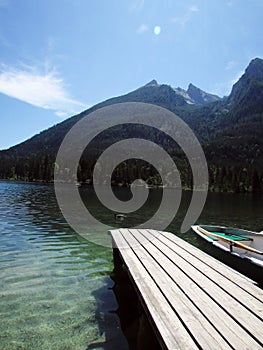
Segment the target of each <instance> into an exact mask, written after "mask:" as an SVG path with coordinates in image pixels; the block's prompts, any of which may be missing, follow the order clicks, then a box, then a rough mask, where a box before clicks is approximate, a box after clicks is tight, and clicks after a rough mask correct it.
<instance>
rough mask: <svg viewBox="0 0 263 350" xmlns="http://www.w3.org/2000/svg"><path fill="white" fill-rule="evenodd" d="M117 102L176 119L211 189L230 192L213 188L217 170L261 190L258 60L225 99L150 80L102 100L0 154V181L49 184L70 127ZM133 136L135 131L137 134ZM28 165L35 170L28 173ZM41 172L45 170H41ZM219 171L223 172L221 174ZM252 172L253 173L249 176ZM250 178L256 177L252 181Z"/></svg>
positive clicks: (262, 107)
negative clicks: (197, 149) (200, 156)
mask: <svg viewBox="0 0 263 350" xmlns="http://www.w3.org/2000/svg"><path fill="white" fill-rule="evenodd" d="M123 102H144V103H152V104H156V105H159V106H161V107H164V108H167V109H169V110H171V111H172V112H174V113H176V114H177V115H178V116H179V117H180V118H182V119H183V120H184V121H185V122H186V123H187V124H188V125H189V126H190V127H191V128H192V130H193V131H194V133H195V134H196V136H197V137H198V138H199V140H200V142H201V144H202V146H203V149H204V151H205V154H206V157H207V160H208V164H209V169H210V173H211V174H210V176H211V177H212V178H213V177H214V180H213V181H212V183H213V185H212V187H211V189H212V190H213V189H214V190H219V189H220V186H221V189H222V188H223V190H225V189H226V190H231V191H232V190H233V188H234V185H233V184H232V183H231V184H228V185H227V188H225V184H221V185H220V186H219V185H218V183H219V182H218V179H217V180H216V178H218V176H219V175H218V174H219V173H220V174H221V172H223V173H224V172H226V173H228V176H229V179H230V178H232V180H229V179H228V181H226V183H228V182H229V183H230V182H231V181H233V178H234V177H236V179H237V180H236V181H237V182H239V185H238V186H237V187H238V188H239V189H241V188H242V189H243V190H248V191H250V190H251V188H253V181H255V182H256V183H259V184H260V186H257V187H260V189H261V190H263V182H262V181H263V173H262V171H263V169H262V168H263V166H262V164H263V142H262V140H261V130H262V127H263V60H262V59H260V58H256V59H254V60H252V61H251V62H250V64H249V65H248V67H247V68H246V70H245V72H244V74H243V75H242V77H241V78H240V79H239V80H238V82H236V83H235V84H234V86H233V88H232V90H231V93H230V95H229V96H227V97H224V98H219V97H218V96H216V95H212V94H208V93H206V92H204V91H202V90H201V89H199V88H197V87H195V86H194V85H193V84H191V83H190V84H189V86H188V89H187V90H184V89H181V88H173V87H171V86H170V85H166V84H158V82H157V81H156V80H152V81H150V82H148V83H147V84H146V85H144V86H142V87H139V88H138V89H136V90H134V91H132V92H129V93H127V94H125V95H122V96H117V97H113V98H110V99H108V100H106V101H103V102H101V103H99V104H97V105H95V106H93V107H91V108H89V109H88V110H85V111H83V112H82V113H80V114H78V115H76V116H73V117H71V118H69V119H67V120H65V121H63V122H61V123H59V124H57V125H55V126H53V127H51V128H49V129H47V130H44V131H42V132H41V133H40V134H38V135H35V136H34V137H32V138H31V139H29V140H27V141H24V142H23V143H21V144H19V145H16V146H13V147H11V148H10V149H8V150H3V151H0V160H1V164H0V177H1V178H6V179H10V178H14V179H28V180H30V181H33V180H42V179H43V177H44V175H43V174H44V173H49V176H48V177H46V179H44V180H45V181H51V180H52V169H53V166H54V161H55V156H56V152H57V151H58V148H59V145H60V143H61V142H62V140H63V138H64V136H65V135H66V133H67V132H68V131H69V130H70V128H71V127H72V126H73V125H74V124H75V123H76V122H77V121H78V120H80V119H81V118H82V117H83V116H85V115H87V114H89V113H91V112H93V111H95V110H97V109H99V108H102V107H105V106H108V105H112V104H116V103H123ZM118 132H119V133H120V135H125V136H127V137H128V136H129V135H131V132H132V131H131V130H127V129H124V128H121V129H119V131H118ZM134 132H135V133H138V130H137V131H136V130H135V131H134ZM140 132H142V131H140ZM116 134H118V133H116V132H115V134H112V136H111V137H112V141H113V142H114V140H115V139H114V137H115V136H114V135H116ZM145 136H147V135H146V134H145ZM103 142H104V140H101V141H100V144H99V146H98V148H99V147H101V146H102V145H103V144H104V143H103ZM175 148H176V147H175ZM175 148H174V157H179V158H180V157H181V155H180V152H179V151H176V150H175ZM92 161H93V160H92ZM30 167H33V168H34V167H35V168H38V170H37V171H35V172H34V174H31V172H32V171H31V169H30ZM45 168H48V169H49V170H48V171H46V170H45ZM223 168H225V169H226V170H224V171H223V170H222V169H223ZM241 168H246V169H248V170H247V171H249V176H248V177H249V179H246V180H242V179H241V175H240V174H241V173H242V172H241V170H240V169H241ZM44 170H45V171H44ZM255 171H256V174H257V175H253V174H254V172H255ZM29 174H30V175H29ZM221 175H222V174H221ZM221 175H220V176H221ZM89 176H90V174H89ZM187 177H188V178H190V177H189V176H188V175H187ZM221 177H222V176H221ZM239 178H240V179H241V180H242V181H241V180H239ZM253 178H258V181H256V180H253ZM189 181H190V180H189ZM190 182H191V181H190ZM214 183H217V185H214ZM240 184H241V185H240Z"/></svg>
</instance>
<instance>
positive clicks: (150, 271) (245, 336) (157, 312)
mask: <svg viewBox="0 0 263 350" xmlns="http://www.w3.org/2000/svg"><path fill="white" fill-rule="evenodd" d="M109 233H110V234H111V236H112V240H113V246H114V247H116V248H117V249H118V250H119V252H120V255H121V258H122V259H123V261H124V263H125V265H126V266H127V269H128V271H129V274H130V276H131V279H132V281H133V282H134V283H135V286H136V290H137V291H138V293H139V295H140V298H141V299H142V303H143V305H144V307H145V309H146V312H147V313H148V315H149V317H150V318H151V319H152V321H153V322H154V325H155V328H156V329H157V333H158V337H159V338H160V344H161V345H162V346H163V348H166V349H195V348H199V349H200V348H201V349H262V348H263V333H262V326H263V302H262V300H263V298H262V296H263V294H262V292H263V291H262V290H261V289H259V288H258V287H256V286H255V285H253V284H252V283H251V282H249V281H248V280H247V279H245V278H244V277H243V276H241V275H240V274H238V273H237V272H235V271H234V270H232V269H230V268H228V267H227V266H225V265H224V264H222V263H220V262H218V261H216V260H215V259H213V258H212V257H210V256H208V255H207V254H205V253H203V252H201V251H200V250H198V249H196V248H195V247H193V246H192V245H190V244H188V243H187V242H185V241H183V240H181V239H180V238H178V237H176V236H175V235H173V234H171V233H167V232H159V231H155V230H137V229H120V230H111V231H109Z"/></svg>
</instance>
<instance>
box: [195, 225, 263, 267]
mask: <svg viewBox="0 0 263 350" xmlns="http://www.w3.org/2000/svg"><path fill="white" fill-rule="evenodd" d="M192 230H193V231H194V232H195V233H197V234H198V235H199V236H200V237H202V238H203V239H205V240H206V241H208V242H210V243H212V244H213V245H214V246H216V247H218V248H220V249H222V250H224V251H226V252H229V253H230V254H232V255H235V256H237V257H239V258H242V259H247V260H249V261H250V262H251V263H253V264H256V265H258V266H260V267H263V231H261V232H253V231H247V230H243V229H239V228H233V227H225V226H208V225H193V226H192Z"/></svg>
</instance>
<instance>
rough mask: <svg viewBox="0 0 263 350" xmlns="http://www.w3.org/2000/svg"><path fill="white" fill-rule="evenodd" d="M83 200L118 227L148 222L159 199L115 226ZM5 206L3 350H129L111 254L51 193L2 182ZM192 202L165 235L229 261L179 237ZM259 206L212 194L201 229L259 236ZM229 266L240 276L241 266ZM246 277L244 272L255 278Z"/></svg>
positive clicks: (0, 267) (0, 298) (262, 220)
mask: <svg viewBox="0 0 263 350" xmlns="http://www.w3.org/2000/svg"><path fill="white" fill-rule="evenodd" d="M80 192H81V195H82V198H83V199H84V200H85V201H86V202H87V206H88V207H89V209H90V211H91V212H93V213H94V215H95V214H96V215H97V218H98V219H100V220H102V221H103V222H105V223H107V224H112V225H115V226H116V227H118V226H129V225H134V224H138V223H139V222H140V220H141V218H144V219H146V218H147V217H150V215H152V213H154V211H155V210H156V209H157V208H158V203H159V201H160V198H161V191H150V201H149V202H148V204H146V205H145V207H144V208H142V209H141V210H139V211H138V212H136V213H134V214H132V215H129V216H128V218H127V219H125V221H124V222H123V223H116V222H115V221H114V217H113V214H112V212H110V211H109V210H107V209H106V208H104V207H103V206H100V205H99V203H98V202H97V201H96V198H95V196H94V193H93V192H92V190H91V189H90V188H87V187H84V188H81V189H80ZM116 194H117V196H118V197H120V198H123V199H125V198H126V199H127V197H128V196H129V191H128V190H127V189H117V190H116ZM0 198H1V202H0V281H1V282H0V317H1V322H0V349H5V350H7V349H30V350H31V349H43V350H49V349H52V350H56V349H61V350H62V349H63V350H67V349H69V350H78V349H79V350H86V349H127V348H128V345H127V341H126V338H125V337H124V334H123V333H122V330H121V324H120V320H119V318H118V316H117V313H116V310H117V309H118V304H117V301H116V298H115V295H114V292H113V290H112V287H113V281H112V280H111V278H110V272H111V271H112V269H113V265H112V251H111V249H110V248H103V247H100V246H97V245H95V244H93V243H91V242H88V241H86V240H84V239H83V238H82V237H80V236H79V235H77V234H76V233H75V232H74V231H73V230H72V229H71V228H70V227H69V226H68V224H67V223H66V222H65V219H64V218H63V216H62V215H61V213H60V211H59V209H58V207H57V204H56V199H55V195H54V190H53V186H52V185H43V184H26V183H11V182H0ZM190 198H191V194H190V192H186V193H184V196H183V201H182V203H181V207H180V211H179V212H178V215H177V216H176V219H175V220H174V222H173V223H172V224H171V225H170V226H169V227H168V230H170V231H171V232H174V233H175V234H178V235H179V236H180V237H182V238H184V239H186V240H187V241H189V242H191V243H192V244H194V245H196V246H198V247H200V248H201V249H203V250H205V251H207V252H209V254H212V255H214V256H216V257H218V258H220V259H223V260H224V259H229V257H228V256H224V254H223V255H222V254H221V252H220V253H218V251H217V250H216V249H215V248H213V247H211V246H210V245H208V243H206V242H204V241H203V240H201V239H200V238H199V237H198V236H196V235H194V234H193V233H191V232H188V233H186V234H181V233H179V228H180V223H181V222H182V219H183V217H184V215H185V212H186V210H187V207H188V205H189V200H190ZM262 199H263V197H262V196H256V197H255V196H250V195H232V194H210V195H209V198H208V200H207V204H206V207H205V209H204V211H203V213H202V215H201V217H200V219H199V220H198V221H199V223H203V224H224V225H229V226H236V227H242V228H247V229H251V230H256V231H260V230H262V229H263V217H262V206H261V204H262ZM230 260H231V259H230ZM227 262H229V263H230V264H234V265H235V264H238V266H236V267H237V268H238V269H239V270H241V271H242V268H241V267H242V266H241V265H242V264H239V263H236V261H234V263H233V261H227ZM234 267H235V266H234ZM246 269H247V270H246ZM246 269H245V270H244V271H242V272H243V273H244V272H245V273H247V275H248V276H250V277H255V278H257V276H256V275H255V276H254V275H253V274H254V272H253V273H252V276H251V271H250V268H247V267H246ZM253 271H254V270H253ZM260 273H261V271H259V272H258V274H260ZM261 275H262V273H261Z"/></svg>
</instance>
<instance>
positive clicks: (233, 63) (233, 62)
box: [225, 60, 237, 70]
mask: <svg viewBox="0 0 263 350" xmlns="http://www.w3.org/2000/svg"><path fill="white" fill-rule="evenodd" d="M236 65H237V62H236V61H234V60H232V61H228V62H227V64H226V68H225V69H226V70H230V69H232V68H234V67H235V66H236Z"/></svg>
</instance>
